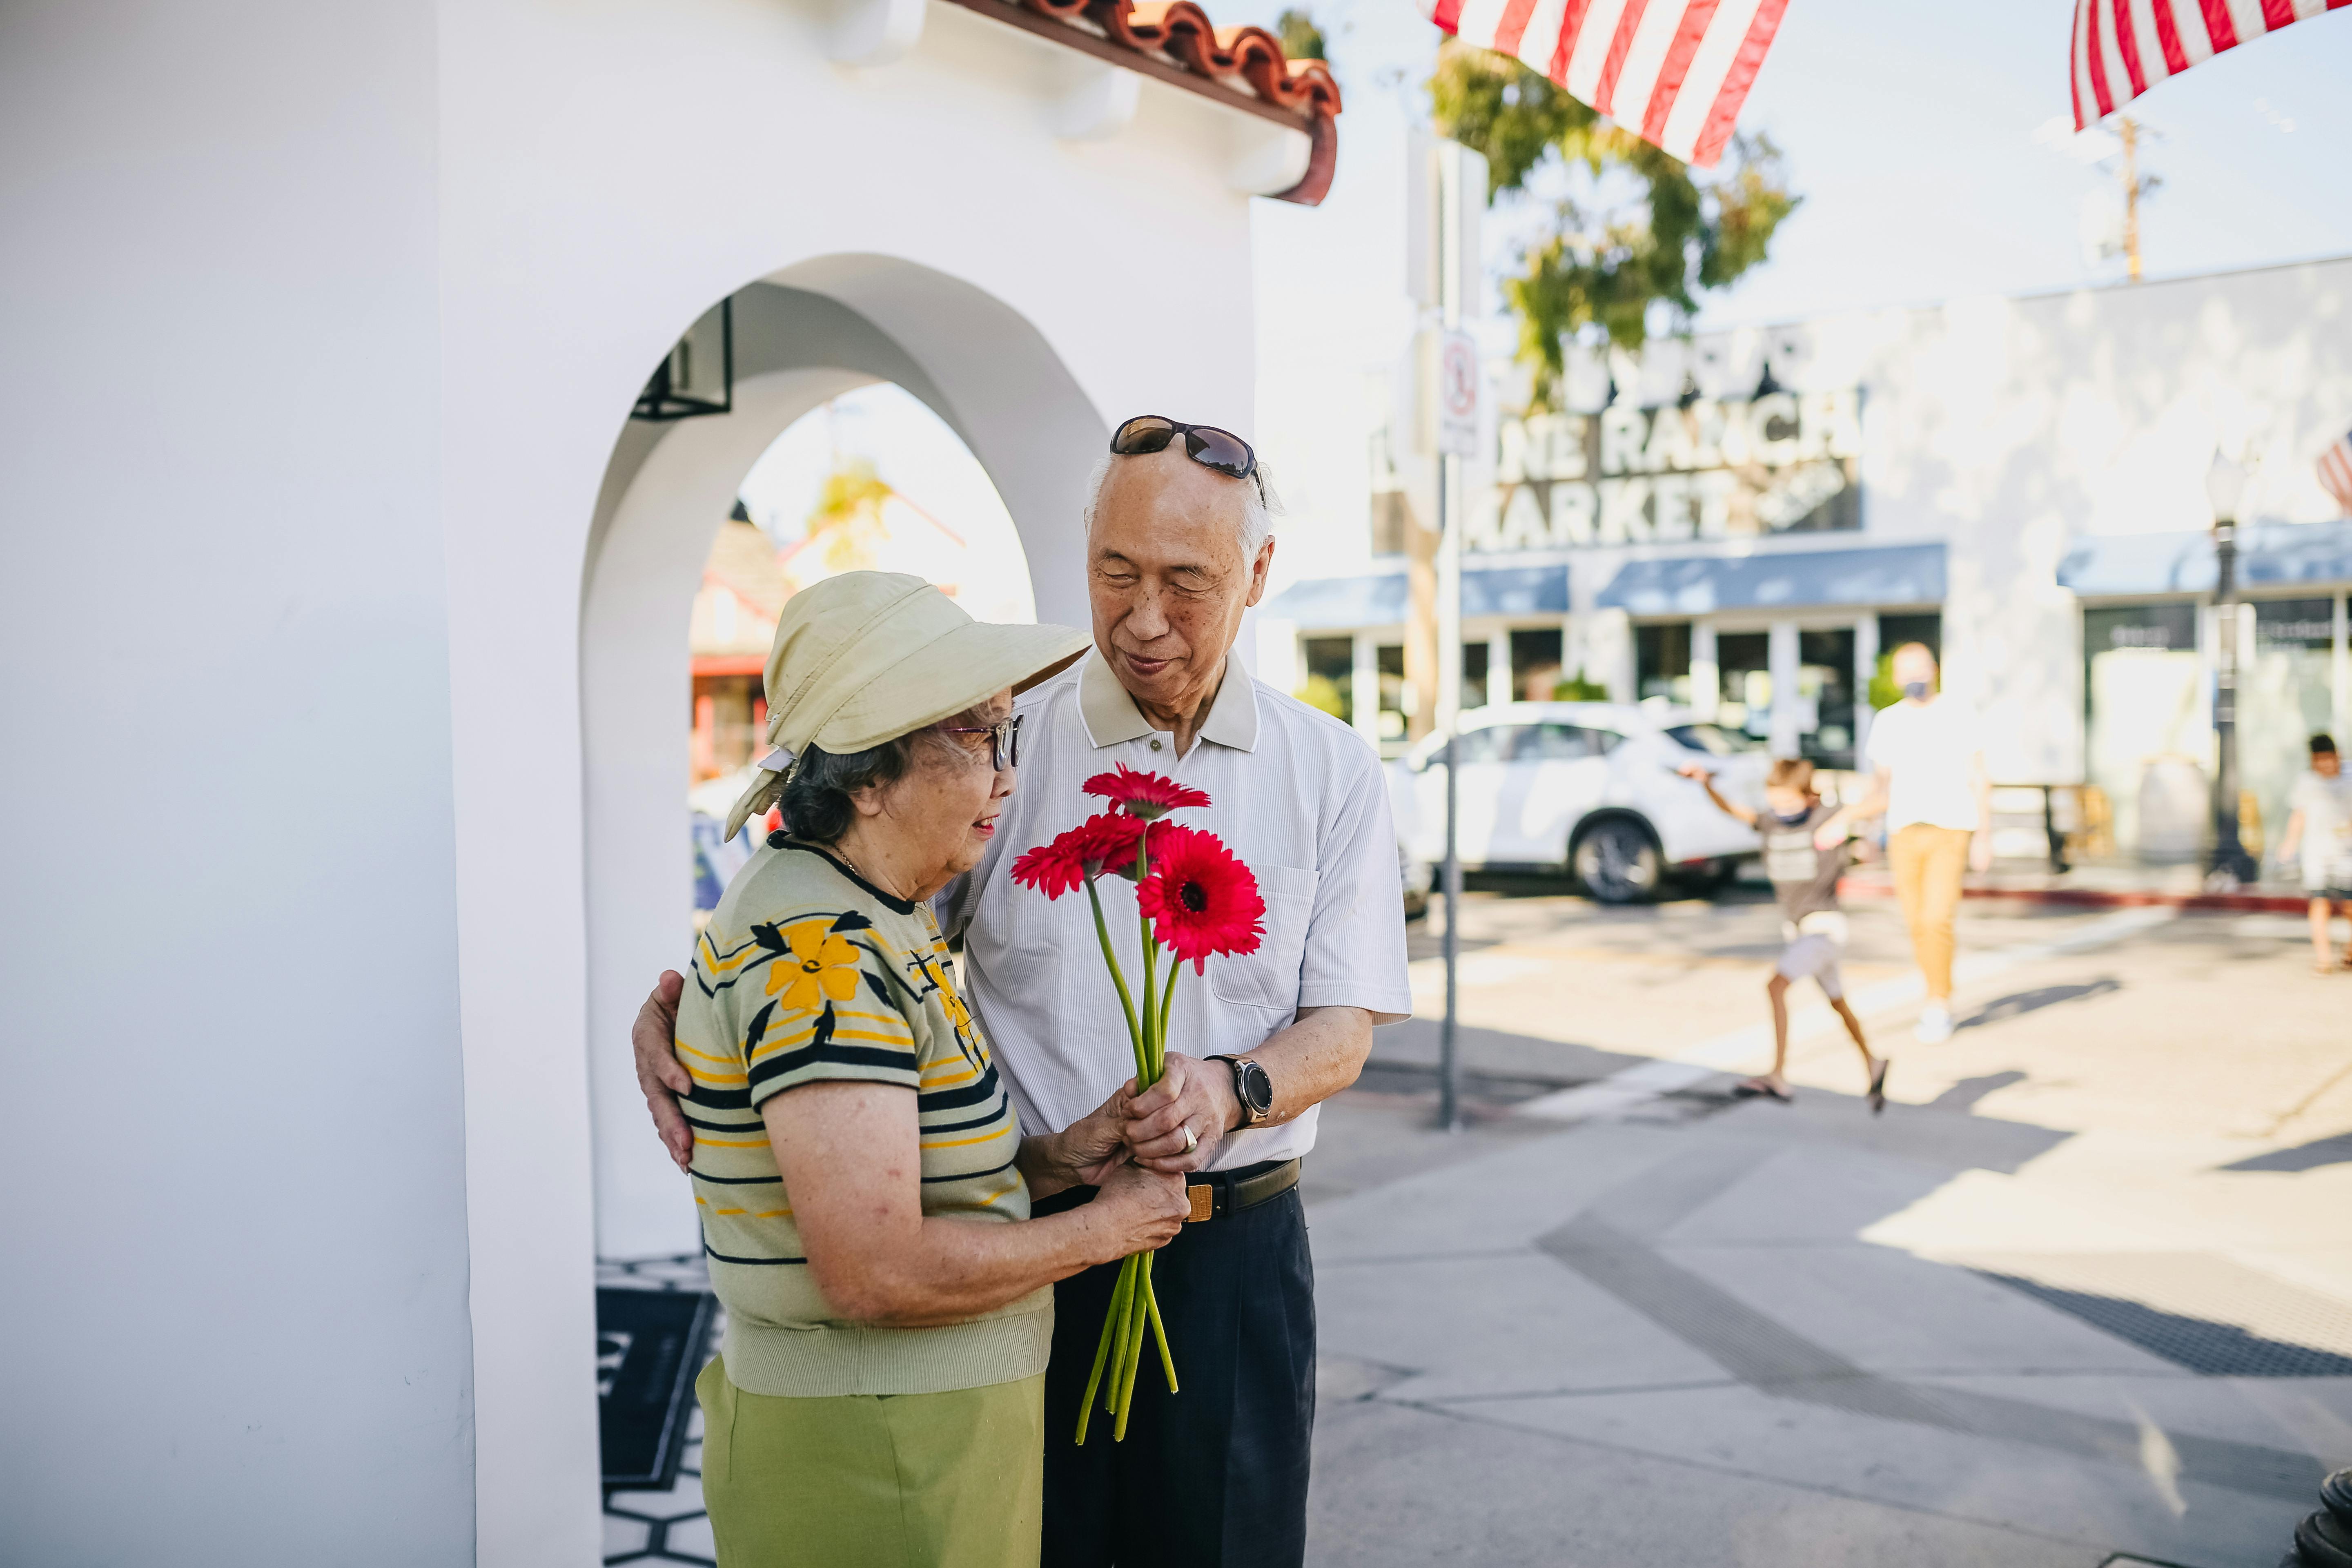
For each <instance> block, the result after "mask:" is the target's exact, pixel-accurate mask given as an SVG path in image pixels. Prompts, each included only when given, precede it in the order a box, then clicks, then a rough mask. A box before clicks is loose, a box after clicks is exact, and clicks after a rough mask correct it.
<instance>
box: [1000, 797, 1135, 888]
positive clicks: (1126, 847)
mask: <svg viewBox="0 0 2352 1568" xmlns="http://www.w3.org/2000/svg"><path fill="white" fill-rule="evenodd" d="M1141 837H1143V824H1142V823H1140V822H1139V821H1137V820H1136V819H1135V818H1134V817H1131V816H1120V815H1119V814H1118V812H1115V811H1106V812H1102V813H1100V814H1098V815H1097V816H1090V817H1088V818H1087V819H1086V820H1085V821H1084V822H1081V823H1079V824H1078V825H1077V826H1076V827H1073V828H1071V829H1070V830H1069V831H1068V832H1067V833H1065V834H1063V835H1062V836H1061V837H1057V838H1055V840H1054V841H1053V842H1052V843H1051V844H1040V845H1039V846H1037V847H1035V848H1034V849H1032V850H1029V851H1027V852H1026V853H1025V854H1024V855H1023V856H1022V857H1021V858H1019V859H1017V860H1015V861H1013V880H1014V881H1015V882H1018V883H1020V884H1021V885H1022V886H1023V887H1025V888H1034V889H1037V890H1038V891H1039V892H1041V893H1043V894H1045V896H1046V897H1047V898H1049V899H1058V898H1060V897H1061V896H1062V895H1063V894H1064V893H1067V892H1073V891H1075V890H1076V889H1078V888H1079V887H1080V886H1081V885H1083V884H1084V883H1085V881H1086V879H1087V878H1089V877H1095V876H1100V875H1101V874H1102V873H1103V872H1105V871H1121V872H1124V871H1128V870H1130V869H1132V868H1133V867H1134V865H1135V846H1136V843H1137V841H1138V840H1139V839H1140V838H1141Z"/></svg>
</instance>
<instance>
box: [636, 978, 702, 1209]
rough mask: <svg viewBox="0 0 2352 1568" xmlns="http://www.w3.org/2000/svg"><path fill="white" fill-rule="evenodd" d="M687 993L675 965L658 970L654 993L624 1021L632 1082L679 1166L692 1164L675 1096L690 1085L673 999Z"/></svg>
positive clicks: (689, 1138)
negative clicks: (631, 1019) (634, 1074)
mask: <svg viewBox="0 0 2352 1568" xmlns="http://www.w3.org/2000/svg"><path fill="white" fill-rule="evenodd" d="M685 993H686V977H685V976H684V975H682V974H680V973H678V972H677V970H675V969H665V970H663V971H662V974H661V978H660V979H659V980H656V981H655V982H654V989H653V994H652V995H650V996H647V997H646V1005H644V1006H642V1007H640V1008H638V1009H637V1021H636V1022H635V1024H632V1025H631V1026H629V1044H630V1046H631V1047H633V1048H634V1049H635V1052H636V1057H637V1087H638V1088H639V1089H643V1090H645V1094H646V1110H649V1111H651V1112H652V1113H653V1119H654V1131H655V1132H656V1133H657V1134H658V1135H659V1136H660V1138H661V1141H662V1147H663V1148H665V1149H667V1150H668V1151H669V1157H670V1158H671V1159H672V1160H675V1161H676V1162H677V1168H678V1169H679V1170H681V1171H684V1170H688V1169H689V1168H691V1166H692V1164H693V1163H694V1129H693V1128H691V1127H688V1125H687V1124H686V1113H685V1112H683V1111H681V1110H678V1108H677V1099H678V1096H680V1095H682V1094H684V1093H686V1092H687V1091H688V1090H689V1089H692V1088H693V1087H694V1079H691V1078H689V1077H688V1076H687V1071H686V1068H685V1066H684V1065H683V1064H682V1063H680V1062H679V1061H678V1059H677V1050H676V1048H675V1047H676V1045H677V999H678V998H679V997H680V996H681V995H683V994H685Z"/></svg>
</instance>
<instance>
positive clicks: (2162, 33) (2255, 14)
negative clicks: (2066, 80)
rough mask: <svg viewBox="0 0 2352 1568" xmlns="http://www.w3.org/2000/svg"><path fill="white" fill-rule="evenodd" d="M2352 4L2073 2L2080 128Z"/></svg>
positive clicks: (2319, 0)
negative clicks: (2184, 75)
mask: <svg viewBox="0 0 2352 1568" xmlns="http://www.w3.org/2000/svg"><path fill="white" fill-rule="evenodd" d="M2338 5H2352V0H2074V51H2073V56H2072V59H2071V62H2070V63H2071V64H2072V66H2073V74H2074V129H2075V130H2077V131H2080V130H2082V129H2084V127H2085V126H2088V125H2089V124H2090V123H2091V121H2094V120H2096V119H2098V118H2099V117H2100V116H2101V115H2103V114H2112V113H2114V112H2115V111H2116V110H2118V109H2120V108H2122V107H2123V106H2124V105H2125V104H2126V103H2129V102H2130V101H2131V100H2133V99H2135V98H2137V97H2138V96H2139V95H2140V94H2141V93H2143V92H2146V91H2147V89H2149V88H2151V87H2154V86H2155V85H2156V84H2157V83H2158V82H2160V81H2162V80H2164V79H2166V78H2167V77H2176V76H2179V74H2180V73H2181V72H2182V71H2185V70H2187V69H2188V68H2189V67H2190V66H2193V65H2197V64H2200V63H2201V62H2203V61H2205V60H2209V59H2211V58H2213V57H2214V56H2215V55H2218V54H2220V53H2221V51H2222V50H2223V49H2234V48H2236V47H2238V46H2239V45H2240V44H2242V43H2244V42H2245V41H2246V40H2247V39H2248V38H2258V37H2262V36H2263V34H2264V33H2275V32H2277V31H2278V30H2279V29H2280V28H2281V27H2284V26H2287V25H2288V24H2289V23H2292V22H2300V21H2302V20H2303V19H2304V18H2305V16H2318V15H2319V14H2320V13H2321V12H2322V11H2333V10H2335V9H2336V7H2337V6H2338Z"/></svg>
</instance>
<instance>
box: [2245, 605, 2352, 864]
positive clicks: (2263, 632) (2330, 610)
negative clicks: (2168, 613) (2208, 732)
mask: <svg viewBox="0 0 2352 1568" xmlns="http://www.w3.org/2000/svg"><path fill="white" fill-rule="evenodd" d="M2245 608H2251V609H2252V611H2253V614H2254V661H2253V663H2252V665H2251V666H2249V667H2248V668H2247V669H2246V670H2245V672H2244V673H2243V674H2242V676H2241V678H2240V679H2239V684H2238V780H2239V787H2240V788H2241V789H2242V790H2244V791H2246V792H2247V793H2249V794H2251V795H2252V796H2253V797H2254V807H2255V810H2256V811H2257V812H2258V813H2260V830H2261V836H2262V840H2263V846H2270V845H2275V844H2276V843H2277V842H2278V838H2279V834H2280V833H2281V832H2282V831H2284V828H2285V826H2286V811H2287V807H2286V800H2287V795H2288V794H2289V793H2290V792H2291V791H2292V790H2293V789H2294V781H2295V779H2296V778H2297V776H2299V775H2300V774H2301V773H2303V771H2304V769H2305V767H2306V766H2308V765H2309V758H2310V744H2311V737H2312V736H2314V735H2317V734H2323V733H2325V732H2326V731H2327V729H2328V726H2329V724H2330V723H2331V722H2332V721H2331V720H2330V718H2329V713H2330V711H2331V710H2332V709H2333V708H2334V706H2335V703H2334V691H2333V687H2332V683H2331V681H2330V679H2329V672H2330V668H2331V666H2332V664H2333V662H2334V653H2333V650H2334V648H2335V644H2336V601H2335V600H2333V599H2263V600H2260V601H2258V602H2256V603H2255V604H2253V605H2249V606H2246V607H2245ZM2239 613H2240V614H2241V615H2242V614H2244V613H2245V609H2241V610H2240V612H2239ZM2241 646H2242V645H2241ZM2247 826H2253V824H2251V823H2250V824H2248V825H2247ZM2263 846H2257V845H2255V844H2253V843H2252V842H2249V843H2248V844H2247V846H2246V849H2247V851H2248V853H2250V854H2260V853H2262V849H2263Z"/></svg>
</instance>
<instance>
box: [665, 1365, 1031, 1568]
mask: <svg viewBox="0 0 2352 1568" xmlns="http://www.w3.org/2000/svg"><path fill="white" fill-rule="evenodd" d="M694 1391H695V1394H697V1395H698V1397H699V1398H700V1399H701V1401H702V1414H703V1436H702V1498H703V1503H704V1506H706V1507H707V1508H709V1510H710V1532H711V1534H712V1535H714V1536H715V1537H717V1538H718V1542H719V1568H1036V1563H1037V1532H1038V1526H1039V1521H1040V1520H1041V1518H1042V1515H1043V1509H1044V1504H1043V1501H1042V1492H1043V1489H1044V1485H1045V1373H1038V1374H1037V1375H1036V1376H1034V1377H1025V1378H1023V1379H1021V1380H1020V1381H1019V1382H1017V1383H1000V1384H993V1385H992V1386H990V1387H987V1388H961V1389H957V1390H955V1391H954V1392H952V1393H949V1394H844V1395H841V1396H839V1397H835V1398H826V1399H785V1398H779V1397H777V1396H775V1395H773V1394H746V1393H744V1392H743V1391H742V1390H741V1389H740V1388H738V1387H736V1386H735V1385H734V1384H731V1383H730V1382H728V1381H727V1368H726V1365H725V1363H724V1362H723V1361H721V1360H719V1359H713V1360H712V1362H711V1363H710V1364H709V1366H706V1367H704V1368H703V1369H702V1375H701V1376H700V1377H699V1378H698V1379H696V1380H695V1384H694Z"/></svg>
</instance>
